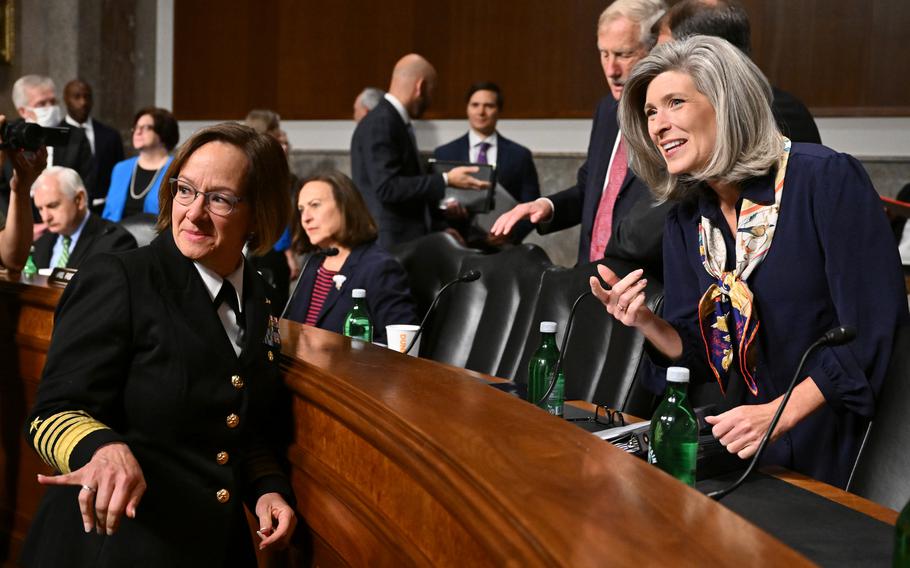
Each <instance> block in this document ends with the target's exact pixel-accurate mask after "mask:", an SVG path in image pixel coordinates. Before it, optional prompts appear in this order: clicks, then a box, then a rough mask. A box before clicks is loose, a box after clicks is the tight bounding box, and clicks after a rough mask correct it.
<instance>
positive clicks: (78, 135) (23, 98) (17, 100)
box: [0, 75, 104, 233]
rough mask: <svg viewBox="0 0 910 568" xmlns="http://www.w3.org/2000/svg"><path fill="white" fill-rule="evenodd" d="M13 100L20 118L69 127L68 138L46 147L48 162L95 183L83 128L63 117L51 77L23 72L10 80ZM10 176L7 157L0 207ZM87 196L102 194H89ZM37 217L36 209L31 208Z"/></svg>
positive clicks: (0, 183)
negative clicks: (71, 123) (60, 142)
mask: <svg viewBox="0 0 910 568" xmlns="http://www.w3.org/2000/svg"><path fill="white" fill-rule="evenodd" d="M12 97H13V104H14V105H16V111H17V112H18V113H19V117H20V119H21V120H24V121H25V122H32V123H35V124H38V125H40V126H44V127H61V128H66V129H67V130H69V131H70V136H69V140H68V141H67V143H66V144H64V145H61V146H48V147H47V165H48V166H65V167H67V168H72V169H74V170H76V171H77V172H79V177H81V178H82V179H83V180H85V182H86V184H88V187H94V183H95V182H94V180H95V161H94V159H93V158H92V149H91V147H90V146H89V143H88V139H87V138H86V136H85V132H84V131H83V130H82V129H81V128H74V127H72V126H70V125H69V124H66V122H64V120H63V112H62V111H61V110H60V105H59V104H58V102H57V87H56V85H55V84H54V80H53V79H51V78H50V77H45V76H44V75H24V76H22V77H20V78H19V79H17V80H16V82H15V83H13V92H12ZM12 176H13V164H12V162H11V161H7V163H6V164H5V165H4V168H3V176H2V180H0V211H3V212H5V211H6V209H7V204H8V199H9V180H10V179H11V178H12ZM89 197H91V198H95V197H104V196H103V195H98V196H95V195H90V196H89ZM33 214H34V219H35V220H36V221H37V220H38V212H37V211H34V212H33ZM36 231H39V233H40V231H43V226H36Z"/></svg>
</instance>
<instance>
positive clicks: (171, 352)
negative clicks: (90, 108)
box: [23, 124, 296, 567]
mask: <svg viewBox="0 0 910 568" xmlns="http://www.w3.org/2000/svg"><path fill="white" fill-rule="evenodd" d="M287 177H288V168H287V162H286V161H285V158H284V153H283V152H282V151H281V148H280V147H279V145H278V143H277V142H275V141H274V140H273V139H272V138H270V137H268V136H262V135H260V134H257V133H256V132H254V131H253V130H252V129H250V128H247V127H245V126H242V125H239V124H220V125H216V126H213V127H210V128H206V129H203V130H200V131H199V132H197V133H195V134H194V135H193V136H192V137H191V138H190V139H189V140H188V141H187V143H186V144H184V145H183V147H182V148H181V150H180V152H178V154H177V157H176V158H175V159H174V162H173V164H172V166H171V167H170V168H169V171H168V179H169V183H167V184H165V185H164V186H162V188H161V191H160V193H159V198H160V199H161V214H160V216H159V217H158V228H159V230H160V235H159V237H158V238H157V239H156V240H155V241H154V242H153V243H152V244H151V245H149V246H146V247H142V248H139V249H136V250H134V251H129V252H126V253H118V254H104V255H97V256H95V257H93V258H91V259H89V261H88V262H86V263H85V264H84V265H83V267H82V268H81V269H80V270H79V273H78V274H77V275H76V277H75V278H73V280H72V282H70V284H69V285H68V286H67V287H66V290H65V291H64V293H63V296H62V298H61V299H60V303H59V305H58V307H57V312H56V321H55V323H54V333H53V337H52V339H51V345H50V349H49V351H48V356H47V364H46V365H45V367H44V371H43V375H42V378H41V382H40V384H39V386H38V393H37V397H36V401H35V406H34V409H33V412H32V416H31V417H30V418H29V421H28V426H27V427H26V433H27V437H28V439H29V441H30V442H31V443H32V444H33V446H34V447H35V449H36V451H37V452H38V454H39V455H40V457H41V458H42V459H43V460H44V461H45V462H47V463H48V464H49V465H50V466H51V467H52V468H53V469H54V470H56V471H57V472H58V473H59V475H55V476H43V475H42V476H39V477H38V481H39V482H40V483H42V484H44V485H46V486H48V487H47V491H46V493H45V494H44V498H43V500H42V503H41V505H40V507H39V510H38V512H37V514H36V515H35V518H34V520H33V522H32V524H31V527H30V529H29V534H28V538H27V541H26V544H25V547H24V552H23V564H24V565H25V566H73V565H77V566H129V565H135V564H136V563H137V562H139V563H140V564H142V565H146V566H238V567H240V566H255V565H256V558H255V555H254V552H253V543H252V538H251V534H250V529H249V525H248V524H247V518H246V515H245V513H244V504H246V506H247V507H248V508H249V511H250V512H251V513H252V514H253V515H254V516H255V518H256V521H257V522H258V526H259V531H258V532H259V534H260V535H261V536H260V537H256V538H257V542H256V544H257V545H258V546H259V548H270V547H275V546H276V545H277V546H280V545H285V544H287V542H288V540H289V539H290V537H291V534H292V533H293V531H294V525H295V522H296V521H295V514H294V511H293V509H292V504H293V503H294V495H293V491H292V489H291V485H290V482H289V480H288V478H287V476H286V474H285V473H284V471H283V469H282V466H281V460H282V459H283V458H282V456H283V455H284V451H285V447H286V445H287V443H288V441H289V440H290V436H291V424H290V416H289V412H290V407H289V403H290V400H291V399H290V395H289V394H288V393H287V392H286V391H285V389H284V382H283V380H282V378H281V374H280V370H279V365H278V357H277V356H276V354H277V352H278V351H279V350H280V339H278V337H277V334H278V322H277V320H276V319H275V318H274V317H272V316H271V315H270V314H269V310H268V305H267V298H266V295H265V283H264V282H263V281H262V280H261V279H260V278H259V276H258V275H257V274H256V271H255V270H253V268H252V266H251V265H249V264H248V263H245V262H244V259H243V248H244V246H249V247H250V248H251V249H252V250H254V251H258V250H262V249H265V248H268V247H269V243H270V242H272V241H273V240H274V239H277V238H278V234H279V232H280V229H279V228H278V227H279V226H280V225H279V224H278V223H276V222H275V221H276V220H278V219H284V218H287V216H288V213H289V212H288V203H287V196H286V194H285V192H284V191H283V187H284V186H285V185H286V184H287ZM187 527H192V529H191V530H190V531H189V532H191V533H192V535H191V537H190V536H188V529H187ZM188 538H191V540H192V544H191V545H188V543H187V539H188Z"/></svg>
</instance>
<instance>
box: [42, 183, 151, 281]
mask: <svg viewBox="0 0 910 568" xmlns="http://www.w3.org/2000/svg"><path fill="white" fill-rule="evenodd" d="M32 198H33V199H34V201H35V207H36V208H37V209H38V214H39V215H41V221H42V222H43V223H44V224H45V225H46V226H47V232H45V233H44V234H43V235H41V237H39V238H38V240H36V241H35V252H34V255H33V256H32V260H34V261H35V266H37V267H38V268H56V267H62V268H76V269H78V268H79V266H81V265H82V263H83V262H84V261H85V260H86V259H88V258H89V257H91V256H93V255H95V254H98V253H102V252H117V251H122V250H130V249H134V248H136V239H134V238H133V236H132V235H131V234H130V233H129V232H128V231H127V230H126V229H124V228H123V227H121V226H120V225H118V224H116V223H112V222H111V221H108V220H107V219H102V218H101V217H99V216H98V215H94V214H92V213H91V211H89V208H88V192H87V191H86V190H85V186H84V185H82V180H81V179H80V178H79V174H78V173H76V170H71V169H69V168H64V167H63V166H51V167H49V168H47V169H46V170H44V172H42V174H41V175H40V176H38V179H37V180H35V183H34V184H33V185H32Z"/></svg>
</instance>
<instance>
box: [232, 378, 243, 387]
mask: <svg viewBox="0 0 910 568" xmlns="http://www.w3.org/2000/svg"><path fill="white" fill-rule="evenodd" d="M231 384H232V385H234V388H235V389H242V388H243V378H242V377H241V376H240V375H233V376H232V377H231Z"/></svg>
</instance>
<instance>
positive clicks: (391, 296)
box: [284, 171, 417, 343]
mask: <svg viewBox="0 0 910 568" xmlns="http://www.w3.org/2000/svg"><path fill="white" fill-rule="evenodd" d="M297 210H298V211H299V212H300V223H299V224H295V227H294V229H295V232H296V234H295V237H294V243H295V247H296V248H297V250H298V251H300V252H307V253H310V257H309V259H308V262H306V265H305V268H304V270H303V272H301V274H300V278H299V280H298V281H297V289H296V290H295V291H294V296H293V297H292V298H291V300H290V302H288V306H287V309H286V310H285V316H284V317H286V318H287V319H290V320H294V321H298V322H300V323H305V324H309V325H314V326H316V327H319V328H322V329H327V330H330V331H334V332H336V333H341V332H342V329H343V327H344V320H345V317H346V316H347V314H348V312H349V311H350V310H351V307H352V305H353V300H352V299H351V291H352V290H354V289H355V288H363V289H365V290H366V293H367V296H366V300H367V307H368V309H369V311H370V316H371V320H372V322H373V339H374V340H375V341H377V342H380V343H385V336H386V333H385V326H386V325H389V324H400V323H406V324H415V323H417V311H416V308H415V304H414V300H413V298H412V297H411V291H410V289H409V288H408V280H407V275H406V274H405V271H404V268H402V267H401V264H399V262H398V261H397V260H395V258H393V257H392V256H391V255H390V254H389V253H387V252H386V251H385V250H384V249H383V248H382V247H380V246H379V245H378V244H377V243H376V223H375V222H374V221H373V218H372V217H371V216H370V212H369V211H368V210H367V207H366V203H364V201H363V197H361V195H360V192H358V191H357V188H356V187H354V182H353V181H351V178H349V177H347V176H346V175H344V174H342V173H341V172H335V171H332V172H327V173H324V174H321V175H316V176H314V177H311V178H309V179H307V180H306V181H304V183H303V186H301V188H300V191H299V192H298V194H297ZM327 249H335V250H337V251H338V252H337V254H331V255H326V254H325V252H326V250H327Z"/></svg>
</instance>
